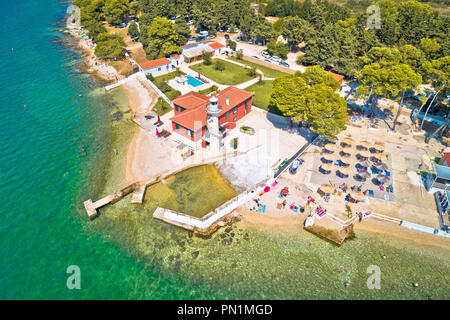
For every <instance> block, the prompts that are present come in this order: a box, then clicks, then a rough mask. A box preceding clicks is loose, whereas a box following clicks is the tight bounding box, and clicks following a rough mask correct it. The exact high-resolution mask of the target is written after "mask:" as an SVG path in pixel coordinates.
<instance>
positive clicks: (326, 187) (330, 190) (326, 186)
mask: <svg viewBox="0 0 450 320" xmlns="http://www.w3.org/2000/svg"><path fill="white" fill-rule="evenodd" d="M320 190H322V191H323V192H324V193H327V194H331V193H335V192H336V189H335V188H334V187H333V186H332V185H330V184H323V185H321V186H320Z"/></svg>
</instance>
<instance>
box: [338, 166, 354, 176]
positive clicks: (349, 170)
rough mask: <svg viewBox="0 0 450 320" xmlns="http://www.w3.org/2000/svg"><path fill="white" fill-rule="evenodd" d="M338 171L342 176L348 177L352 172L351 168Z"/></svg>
mask: <svg viewBox="0 0 450 320" xmlns="http://www.w3.org/2000/svg"><path fill="white" fill-rule="evenodd" d="M338 171H339V172H340V173H342V174H343V175H344V176H349V175H351V174H352V172H353V170H352V168H350V167H340V168H339V169H338Z"/></svg>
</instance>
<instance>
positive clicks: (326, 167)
mask: <svg viewBox="0 0 450 320" xmlns="http://www.w3.org/2000/svg"><path fill="white" fill-rule="evenodd" d="M320 167H321V168H322V170H325V171H331V170H333V167H334V166H333V164H331V163H323V164H322V165H321V166H320Z"/></svg>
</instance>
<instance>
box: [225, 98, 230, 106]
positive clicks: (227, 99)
mask: <svg viewBox="0 0 450 320" xmlns="http://www.w3.org/2000/svg"><path fill="white" fill-rule="evenodd" d="M226 103H227V105H228V106H229V105H230V97H229V96H227V98H226Z"/></svg>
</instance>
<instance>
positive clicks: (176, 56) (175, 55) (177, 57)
mask: <svg viewBox="0 0 450 320" xmlns="http://www.w3.org/2000/svg"><path fill="white" fill-rule="evenodd" d="M170 56H171V57H172V58H174V59H176V60H178V59H180V56H179V55H178V54H176V53H174V54H171V55H170Z"/></svg>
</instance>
